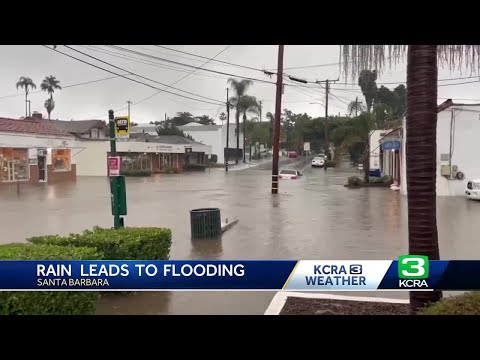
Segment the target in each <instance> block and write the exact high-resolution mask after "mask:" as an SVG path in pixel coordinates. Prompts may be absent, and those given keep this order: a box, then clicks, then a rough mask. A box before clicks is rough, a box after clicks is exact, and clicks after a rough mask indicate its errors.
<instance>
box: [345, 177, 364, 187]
mask: <svg viewBox="0 0 480 360" xmlns="http://www.w3.org/2000/svg"><path fill="white" fill-rule="evenodd" d="M362 185H363V180H362V179H360V178H359V177H358V176H350V177H349V178H348V181H347V184H346V185H345V186H346V187H361V186H362Z"/></svg>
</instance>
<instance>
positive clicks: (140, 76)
mask: <svg viewBox="0 0 480 360" xmlns="http://www.w3.org/2000/svg"><path fill="white" fill-rule="evenodd" d="M63 46H65V47H66V48H67V49H70V50H73V51H76V52H78V53H80V54H82V55H84V56H87V57H89V58H92V59H94V60H97V61H99V62H101V63H104V64H107V65H108V66H111V67H113V68H115V69H119V70H122V71H125V72H127V73H129V74H131V75H134V76H137V77H139V78H142V79H145V80H147V81H151V82H154V83H157V84H160V85H163V86H165V88H164V89H162V91H165V89H168V88H172V89H174V90H177V91H181V92H184V93H186V94H190V95H194V96H198V97H200V98H204V99H207V100H213V101H218V102H219V103H222V102H221V101H219V100H217V99H213V98H210V97H208V96H203V95H198V94H195V93H192V92H190V91H186V90H182V89H178V88H175V87H173V86H171V85H168V84H165V83H162V82H160V81H156V80H153V79H150V78H148V77H146V76H142V75H139V74H136V73H134V72H131V71H129V70H126V69H123V68H121V67H119V66H116V65H113V64H111V63H109V62H107V61H104V60H102V59H99V58H97V57H95V56H92V55H89V54H87V53H84V52H83V51H80V50H77V49H74V48H72V47H70V46H68V45H63ZM225 50H226V49H225ZM127 79H129V78H127ZM129 80H133V79H129ZM140 83H142V82H140ZM176 95H179V94H176Z"/></svg>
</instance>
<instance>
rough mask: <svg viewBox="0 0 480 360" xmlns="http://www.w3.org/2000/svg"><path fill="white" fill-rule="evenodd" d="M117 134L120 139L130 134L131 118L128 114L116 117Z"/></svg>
mask: <svg viewBox="0 0 480 360" xmlns="http://www.w3.org/2000/svg"><path fill="white" fill-rule="evenodd" d="M115 136H116V137H117V138H119V139H123V138H128V137H129V136H130V118H129V117H128V116H120V117H116V118H115Z"/></svg>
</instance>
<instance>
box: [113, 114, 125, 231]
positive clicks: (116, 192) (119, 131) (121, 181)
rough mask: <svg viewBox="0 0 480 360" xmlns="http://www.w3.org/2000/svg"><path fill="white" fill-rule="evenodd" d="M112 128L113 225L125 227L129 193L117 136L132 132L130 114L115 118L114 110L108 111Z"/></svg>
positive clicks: (117, 227) (116, 227)
mask: <svg viewBox="0 0 480 360" xmlns="http://www.w3.org/2000/svg"><path fill="white" fill-rule="evenodd" d="M108 125H109V128H110V156H109V158H108V175H109V178H110V195H111V199H112V215H113V227H114V228H115V229H119V228H123V227H124V219H123V218H122V217H121V215H127V195H126V189H125V176H123V175H120V164H121V159H120V157H119V156H117V143H116V141H117V137H123V138H125V137H127V138H128V136H129V134H130V119H129V117H128V116H124V117H117V118H114V116H113V110H109V111H108Z"/></svg>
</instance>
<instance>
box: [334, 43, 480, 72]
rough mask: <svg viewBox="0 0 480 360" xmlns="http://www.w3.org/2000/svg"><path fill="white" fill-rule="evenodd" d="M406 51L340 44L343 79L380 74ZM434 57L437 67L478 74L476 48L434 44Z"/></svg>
mask: <svg viewBox="0 0 480 360" xmlns="http://www.w3.org/2000/svg"><path fill="white" fill-rule="evenodd" d="M407 49H408V45H342V46H341V57H342V59H343V66H342V68H343V72H344V75H345V79H347V78H353V79H356V78H357V76H358V74H359V73H360V71H362V70H365V69H375V70H377V72H378V73H381V72H382V70H383V68H384V66H385V65H387V62H388V66H389V67H390V68H391V67H392V65H394V64H397V63H399V62H400V61H401V60H403V59H404V58H405V55H406V52H407ZM437 55H438V63H439V66H441V67H446V68H449V69H450V70H460V71H462V70H463V69H469V70H470V72H471V73H480V45H437Z"/></svg>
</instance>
